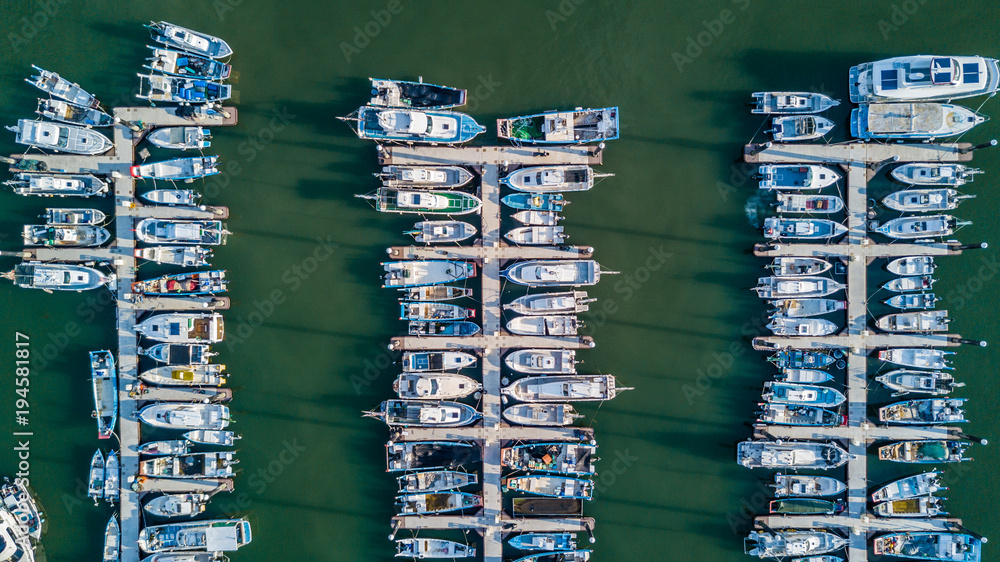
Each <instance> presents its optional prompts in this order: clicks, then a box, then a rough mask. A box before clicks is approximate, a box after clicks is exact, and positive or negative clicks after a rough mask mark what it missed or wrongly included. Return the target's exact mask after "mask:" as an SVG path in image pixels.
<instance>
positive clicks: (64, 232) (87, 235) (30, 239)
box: [22, 224, 111, 248]
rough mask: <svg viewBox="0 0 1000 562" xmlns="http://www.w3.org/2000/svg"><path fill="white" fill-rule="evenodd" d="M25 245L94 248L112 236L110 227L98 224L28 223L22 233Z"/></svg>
mask: <svg viewBox="0 0 1000 562" xmlns="http://www.w3.org/2000/svg"><path fill="white" fill-rule="evenodd" d="M22 238H23V239H24V245H25V246H53V247H56V248H93V247H95V246H100V245H101V244H104V243H105V242H107V241H108V240H109V239H110V238H111V233H110V232H108V229H106V228H103V227H100V226H96V225H87V224H84V225H66V224H26V225H24V231H23V233H22Z"/></svg>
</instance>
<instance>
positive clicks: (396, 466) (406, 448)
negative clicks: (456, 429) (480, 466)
mask: <svg viewBox="0 0 1000 562" xmlns="http://www.w3.org/2000/svg"><path fill="white" fill-rule="evenodd" d="M482 458H483V457H482V451H481V450H480V449H479V447H477V446H475V445H473V444H472V443H463V442H459V441H389V442H388V443H386V445H385V461H386V471H387V472H402V471H411V470H425V469H439V470H454V469H456V468H458V467H461V466H464V465H467V464H474V463H477V462H481V461H482Z"/></svg>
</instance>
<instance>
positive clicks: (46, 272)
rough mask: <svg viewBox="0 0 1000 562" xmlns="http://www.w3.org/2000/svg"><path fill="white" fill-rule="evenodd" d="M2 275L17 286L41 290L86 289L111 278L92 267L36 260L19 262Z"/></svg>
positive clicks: (101, 285) (104, 282) (94, 287)
mask: <svg viewBox="0 0 1000 562" xmlns="http://www.w3.org/2000/svg"><path fill="white" fill-rule="evenodd" d="M3 277H5V278H7V279H10V280H11V281H13V282H14V284H15V285H17V286H18V287H21V288H24V289H41V290H43V291H88V290H90V289H96V288H98V287H103V286H104V285H106V284H107V283H108V282H109V281H111V279H113V277H109V276H107V275H105V274H104V273H102V272H100V271H98V270H96V269H94V268H92V267H84V266H82V265H71V264H65V263H42V262H38V261H26V262H22V263H19V264H17V265H15V266H14V269H13V270H11V271H9V272H7V273H5V274H4V275H3Z"/></svg>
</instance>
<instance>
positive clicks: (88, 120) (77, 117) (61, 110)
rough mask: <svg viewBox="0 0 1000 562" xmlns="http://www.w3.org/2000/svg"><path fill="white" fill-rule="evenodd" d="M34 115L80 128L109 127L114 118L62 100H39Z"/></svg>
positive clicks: (97, 110) (92, 108) (113, 122)
mask: <svg viewBox="0 0 1000 562" xmlns="http://www.w3.org/2000/svg"><path fill="white" fill-rule="evenodd" d="M35 113H37V114H39V115H41V116H42V117H45V118H46V119H52V120H53V121H61V122H63V123H69V124H70V125H80V126H82V127H110V126H112V125H114V124H115V119H114V117H112V116H110V115H108V114H107V113H105V112H103V111H101V110H100V109H97V108H94V107H87V106H83V105H76V104H74V103H70V102H68V101H64V100H54V99H39V100H38V107H37V108H36V109H35Z"/></svg>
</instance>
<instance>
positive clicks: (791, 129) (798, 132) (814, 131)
mask: <svg viewBox="0 0 1000 562" xmlns="http://www.w3.org/2000/svg"><path fill="white" fill-rule="evenodd" d="M831 130H833V121H830V120H829V119H827V118H825V117H817V116H815V115H789V116H786V117H775V118H774V119H772V120H771V128H770V129H768V130H767V131H765V132H767V133H770V134H771V135H772V136H773V137H774V140H775V141H777V142H797V141H804V140H812V139H818V138H820V137H822V136H824V135H826V134H827V133H829V132H830V131H831Z"/></svg>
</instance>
